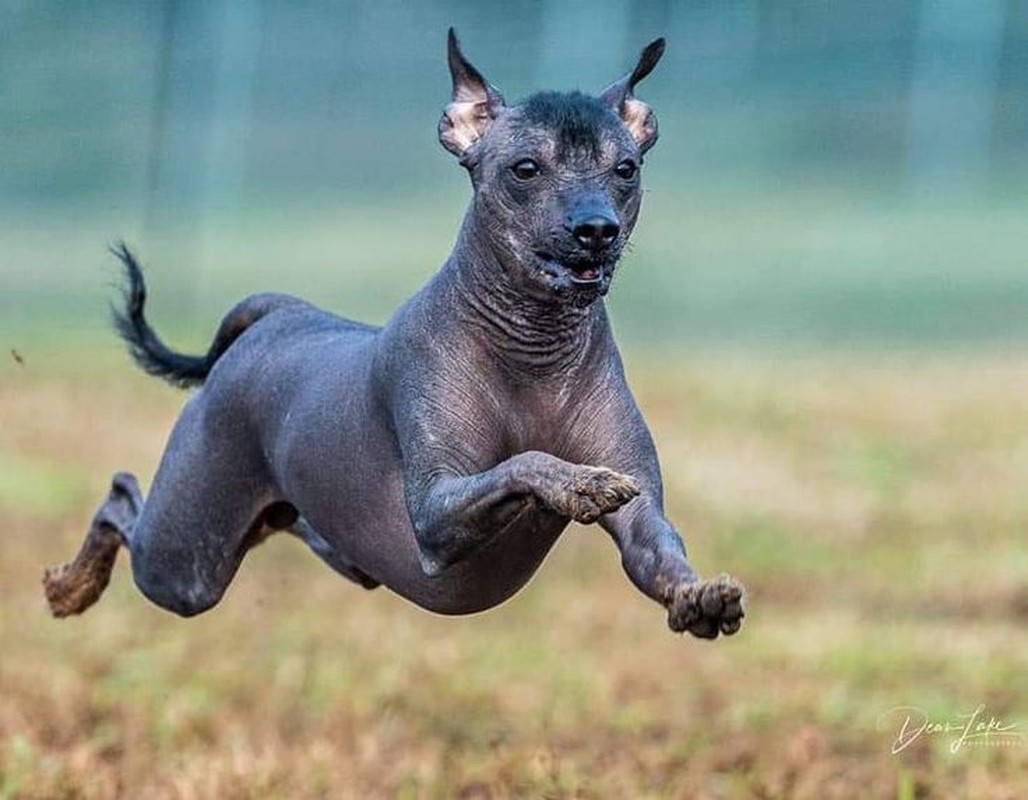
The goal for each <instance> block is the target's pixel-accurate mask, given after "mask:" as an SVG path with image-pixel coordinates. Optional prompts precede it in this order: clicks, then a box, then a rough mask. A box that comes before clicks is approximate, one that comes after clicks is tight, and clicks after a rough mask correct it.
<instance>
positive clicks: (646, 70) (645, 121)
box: [600, 37, 665, 153]
mask: <svg viewBox="0 0 1028 800" xmlns="http://www.w3.org/2000/svg"><path fill="white" fill-rule="evenodd" d="M664 44H665V42H664V39H663V37H662V38H660V39H656V40H654V41H652V42H650V43H649V44H648V45H646V47H645V48H644V49H643V51H642V53H641V54H640V56H639V63H638V64H636V65H635V69H633V70H632V71H631V72H630V73H628V74H627V75H625V77H623V78H622V79H621V80H618V81H615V82H614V83H612V84H611V85H610V86H608V87H607V88H606V89H604V90H603V93H602V94H601V95H600V99H601V100H602V101H603V102H604V103H605V104H606V105H607V107H608V108H610V109H613V110H614V111H615V112H617V114H618V116H620V117H621V119H622V121H623V122H624V123H625V125H626V126H627V127H628V130H629V132H630V133H631V134H632V138H633V139H635V141H636V143H637V144H638V145H639V149H640V150H641V151H642V152H644V153H645V152H646V151H647V150H649V149H650V148H651V147H653V145H654V144H655V143H656V141H657V115H656V114H654V113H653V109H652V108H650V107H649V106H648V105H646V103H644V102H643V101H642V100H637V99H636V98H635V95H634V94H633V91H634V89H635V85H636V84H637V83H639V81H641V80H642V79H643V78H645V77H646V76H647V75H649V74H650V72H652V71H653V68H654V67H655V66H657V62H658V61H660V57H661V56H662V55H664Z"/></svg>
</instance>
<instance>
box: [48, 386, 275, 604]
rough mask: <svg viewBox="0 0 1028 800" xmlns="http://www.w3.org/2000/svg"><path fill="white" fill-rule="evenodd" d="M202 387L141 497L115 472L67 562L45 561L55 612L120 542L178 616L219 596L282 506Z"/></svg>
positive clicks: (109, 562)
mask: <svg viewBox="0 0 1028 800" xmlns="http://www.w3.org/2000/svg"><path fill="white" fill-rule="evenodd" d="M208 411H209V409H206V410H205V408H204V404H203V402H202V393H201V395H197V396H196V397H194V398H193V399H192V400H191V401H190V402H189V404H188V405H187V406H186V409H185V410H184V411H183V414H182V416H181V417H180V418H179V421H178V423H177V424H176V426H175V430H174V431H173V432H172V435H171V438H170V440H169V442H168V447H167V450H166V451H165V453H164V457H163V459H162V461H161V465H160V468H159V469H158V470H157V475H156V476H155V478H154V483H153V486H152V488H151V490H150V494H149V496H148V497H147V498H146V500H145V502H144V500H143V496H142V493H141V492H140V491H139V487H138V486H137V484H136V481H135V479H134V478H133V477H132V476H130V475H127V474H125V473H119V474H118V475H116V476H115V478H114V481H113V484H112V488H111V493H110V495H109V496H108V498H107V500H106V501H105V502H104V504H103V505H102V506H101V507H100V509H99V510H98V511H97V513H96V516H95V517H94V519H93V524H92V525H91V527H90V529H89V532H88V534H87V535H86V540H85V542H84V543H83V545H82V549H81V550H80V551H79V554H78V555H77V556H76V557H75V559H74V560H73V561H71V562H70V563H69V564H66V565H64V566H62V567H57V568H55V569H50V570H47V572H46V575H45V577H44V584H45V588H46V596H47V600H48V601H49V603H50V608H51V610H52V611H53V613H54V615H55V616H67V615H69V614H78V613H81V612H82V611H85V610H86V609H87V608H89V606H90V605H92V604H93V603H94V602H96V600H97V599H98V598H99V597H100V594H101V593H102V592H103V590H104V588H105V587H106V586H107V582H108V580H109V578H110V574H111V569H112V567H113V565H114V561H115V557H116V556H117V551H118V547H119V546H125V547H126V548H127V549H128V550H129V552H130V554H131V558H132V576H133V578H134V580H135V582H136V585H137V586H138V587H139V589H140V591H142V592H143V594H145V595H146V596H147V597H148V598H150V600H152V601H153V602H154V603H156V604H157V605H159V606H161V607H162V608H165V609H167V610H169V611H173V612H175V613H177V614H180V615H182V616H192V615H194V614H198V613H200V612H202V611H205V610H207V609H208V608H210V607H211V606H213V605H215V604H216V603H217V602H218V600H220V599H221V597H222V595H223V594H224V592H225V589H226V588H227V587H228V585H229V583H230V582H231V580H232V578H233V576H234V575H235V573H236V570H237V569H238V568H239V564H240V563H241V562H242V559H243V556H244V555H245V553H246V551H247V549H248V548H249V547H250V546H251V545H252V544H253V543H254V542H255V540H259V537H258V534H259V532H260V531H261V529H262V528H263V527H265V525H266V522H267V520H268V518H269V517H274V516H275V515H276V513H277V510H278V509H280V508H281V506H282V505H283V504H282V503H281V502H280V501H279V500H278V498H276V497H275V496H274V492H273V490H272V487H271V484H270V482H269V481H268V480H267V478H266V473H265V470H264V465H263V463H262V460H261V457H260V454H259V452H255V451H254V449H253V446H252V443H253V439H252V437H251V436H249V432H248V431H245V430H240V428H239V427H238V425H235V424H233V421H232V420H231V419H226V418H224V417H223V416H222V415H216V414H211V413H207V412H208Z"/></svg>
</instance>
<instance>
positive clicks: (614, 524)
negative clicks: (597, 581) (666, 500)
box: [600, 491, 744, 639]
mask: <svg viewBox="0 0 1028 800" xmlns="http://www.w3.org/2000/svg"><path fill="white" fill-rule="evenodd" d="M600 524H601V525H602V526H603V527H604V528H605V529H606V530H607V531H608V532H609V533H610V534H611V536H613V537H614V541H615V542H616V543H617V545H618V548H619V549H620V550H621V562H622V564H623V565H624V568H625V572H626V573H628V577H629V578H630V579H631V580H632V583H634V584H635V585H636V586H637V587H638V588H639V589H640V590H641V591H642V592H643V593H644V594H646V595H648V596H649V597H651V598H652V599H654V600H656V601H657V602H658V603H660V604H661V605H663V606H664V607H665V608H667V610H668V626H669V627H670V628H671V630H673V631H676V632H682V631H689V632H690V633H691V634H693V635H694V636H698V637H700V638H702V639H714V638H717V635H718V634H719V633H721V634H724V635H726V636H729V635H731V634H733V633H735V632H736V631H738V630H739V627H740V626H741V624H742V618H743V616H744V611H743V588H742V586H741V585H740V584H739V583H738V582H737V581H736V580H735V579H733V578H730V577H728V576H727V575H722V576H720V577H718V578H715V579H714V580H710V581H701V580H700V578H699V576H698V575H697V574H696V572H695V570H693V568H692V566H691V565H690V564H689V561H688V559H687V558H686V554H685V545H684V544H682V539H681V537H679V535H678V533H677V532H676V531H675V529H674V527H673V526H672V525H671V523H670V522H669V521H668V520H667V518H666V517H665V516H664V513H663V511H662V510H661V503H660V500H659V498H658V497H655V496H654V495H652V494H650V493H649V492H646V491H644V492H643V494H642V496H641V497H640V498H639V499H638V500H637V501H635V502H634V503H632V505H631V506H629V507H628V508H625V509H624V510H622V511H620V512H618V513H617V514H610V515H608V516H605V517H603V518H601V520H600Z"/></svg>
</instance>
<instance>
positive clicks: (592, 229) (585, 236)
mask: <svg viewBox="0 0 1028 800" xmlns="http://www.w3.org/2000/svg"><path fill="white" fill-rule="evenodd" d="M568 223H569V224H568V228H569V229H570V230H571V233H572V234H573V235H574V237H575V238H576V239H577V240H578V243H579V244H580V245H582V247H584V248H585V249H586V250H602V249H603V248H605V247H610V245H611V243H612V242H613V241H614V240H615V239H616V238H617V236H618V234H619V233H620V232H621V226H620V225H618V224H617V220H614V219H611V218H610V217H608V216H606V215H605V214H590V215H589V216H588V217H584V218H579V219H571V220H569V221H568Z"/></svg>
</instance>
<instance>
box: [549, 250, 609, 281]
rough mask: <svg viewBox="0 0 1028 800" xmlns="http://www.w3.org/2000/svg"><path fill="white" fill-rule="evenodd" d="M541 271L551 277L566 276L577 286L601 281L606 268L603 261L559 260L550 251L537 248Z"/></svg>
mask: <svg viewBox="0 0 1028 800" xmlns="http://www.w3.org/2000/svg"><path fill="white" fill-rule="evenodd" d="M535 254H536V256H537V257H538V258H539V261H540V262H541V265H542V266H541V269H542V270H543V272H545V273H547V274H548V275H551V276H552V277H555V278H557V277H567V278H568V280H570V281H571V283H573V284H576V285H578V286H596V285H598V284H600V283H602V282H603V278H604V274H605V271H606V268H605V266H604V263H603V262H596V261H571V260H561V259H558V258H557V257H555V256H554V255H553V254H551V253H547V252H544V251H540V250H537V251H536V253H535Z"/></svg>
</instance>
